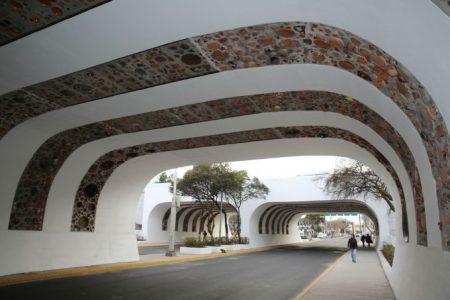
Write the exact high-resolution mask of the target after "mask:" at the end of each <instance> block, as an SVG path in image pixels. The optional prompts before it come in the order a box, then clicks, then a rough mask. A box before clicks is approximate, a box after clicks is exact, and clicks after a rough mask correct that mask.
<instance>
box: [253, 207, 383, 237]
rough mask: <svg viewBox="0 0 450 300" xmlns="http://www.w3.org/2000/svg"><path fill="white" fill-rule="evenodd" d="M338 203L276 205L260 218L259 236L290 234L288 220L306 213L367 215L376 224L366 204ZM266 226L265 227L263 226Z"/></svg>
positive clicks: (374, 217) (267, 209) (265, 211)
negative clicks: (331, 212)
mask: <svg viewBox="0 0 450 300" xmlns="http://www.w3.org/2000/svg"><path fill="white" fill-rule="evenodd" d="M336 204H337V203H334V204H333V203H330V202H327V203H324V202H318V203H307V204H305V203H302V204H276V205H272V206H270V207H268V208H266V209H265V210H264V212H263V213H262V214H261V216H260V218H259V222H258V224H260V226H259V229H258V230H259V234H288V227H287V225H288V224H289V222H288V219H289V218H290V217H291V216H292V215H298V214H305V213H325V212H330V211H333V212H359V213H363V214H365V215H367V216H368V217H369V218H371V219H372V220H374V222H375V223H376V220H377V218H376V216H375V215H374V213H373V212H372V211H371V210H370V209H369V208H368V207H367V206H366V205H364V204H362V203H357V202H354V201H345V200H339V203H338V205H336ZM263 224H264V226H263ZM263 229H265V230H263Z"/></svg>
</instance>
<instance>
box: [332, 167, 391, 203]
mask: <svg viewBox="0 0 450 300" xmlns="http://www.w3.org/2000/svg"><path fill="white" fill-rule="evenodd" d="M324 190H325V191H326V192H328V193H329V194H332V195H334V197H335V198H337V199H349V198H351V197H354V196H358V195H364V197H367V196H368V195H371V196H374V197H375V198H377V199H383V200H385V201H386V203H387V204H388V205H389V208H390V209H391V210H392V211H395V208H394V204H393V200H392V196H391V194H389V192H388V190H387V187H386V185H385V184H384V182H383V181H382V180H381V178H380V177H379V176H378V175H377V174H375V172H374V171H372V170H371V169H369V168H368V167H367V166H365V165H363V164H362V163H360V162H358V161H354V162H352V163H351V164H350V165H348V166H343V167H339V168H337V169H335V170H334V171H333V173H331V174H330V175H329V176H327V177H326V178H325V186H324Z"/></svg>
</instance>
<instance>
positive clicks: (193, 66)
mask: <svg viewBox="0 0 450 300" xmlns="http://www.w3.org/2000/svg"><path fill="white" fill-rule="evenodd" d="M293 63H313V64H322V65H329V66H334V67H337V68H341V69H344V70H346V71H348V72H351V73H353V74H355V75H357V76H359V77H361V78H363V79H364V80H366V81H368V82H370V83H371V84H373V85H374V86H376V87H377V88H378V89H379V90H380V91H381V92H383V93H384V94H385V95H387V96H388V97H389V98H390V99H391V100H392V101H393V102H394V103H395V104H396V105H398V107H399V108H400V109H401V110H402V111H403V112H404V113H405V115H406V116H407V117H408V118H409V119H410V120H411V122H412V123H413V124H414V126H415V128H416V129H417V131H418V132H419V133H420V135H421V137H422V142H423V143H424V145H425V147H426V149H427V153H428V157H429V161H430V163H431V166H432V171H433V175H434V179H435V181H436V189H437V198H438V207H439V213H440V220H441V222H442V238H443V240H442V242H443V246H444V247H445V248H447V249H450V215H449V201H450V180H449V178H450V159H449V152H450V142H449V136H448V132H447V128H446V126H445V124H444V121H443V118H442V116H441V114H440V113H439V111H438V110H437V108H436V105H435V104H434V102H433V100H432V99H431V97H430V95H429V93H428V92H427V91H426V90H425V88H424V87H423V85H422V84H421V83H420V82H418V80H417V79H416V78H415V77H414V76H413V75H412V74H411V73H410V72H409V71H408V70H407V69H406V68H404V67H403V66H402V65H401V64H399V63H398V62H397V61H396V60H395V59H394V58H392V57H391V56H389V55H388V54H387V53H385V52H384V51H382V50H381V49H379V48H378V47H377V46H375V45H373V44H372V43H370V42H368V41H365V40H364V39H361V38H359V37H357V36H355V35H353V34H351V33H349V32H346V31H344V30H341V29H338V28H334V27H331V26H326V25H322V24H317V23H304V22H289V23H273V24H264V25H257V26H250V27H245V28H237V29H233V30H227V31H222V32H217V33H213V34H206V35H203V36H198V37H194V38H191V39H189V40H182V41H179V42H175V43H172V44H168V45H164V46H161V47H157V48H154V49H150V50H147V51H144V52H141V53H137V54H132V55H129V56H127V57H124V58H120V59H117V60H114V61H112V62H108V63H105V64H103V65H99V66H95V67H92V68H89V69H86V70H82V71H79V72H76V73H73V74H70V75H66V76H63V77H61V78H56V79H53V80H50V81H47V82H43V83H39V84H37V85H34V86H30V87H27V88H24V89H23V90H21V91H16V92H12V93H16V94H18V95H19V96H17V97H19V98H20V97H23V95H27V97H28V98H30V99H29V100H25V99H22V101H17V102H16V101H12V100H11V99H12V98H14V97H11V95H10V94H7V95H3V96H1V97H0V102H1V103H2V105H5V106H6V107H8V110H7V113H8V114H9V115H13V117H14V118H8V117H6V116H5V115H4V113H3V111H0V136H3V135H4V134H5V133H6V132H7V131H8V130H10V129H11V128H12V127H13V126H15V125H17V124H19V123H20V122H23V121H24V120H26V119H28V118H30V117H33V113H34V116H35V115H38V114H41V113H43V112H45V111H49V110H53V109H55V108H54V107H60V106H61V107H64V106H67V105H74V104H78V103H82V102H86V101H92V100H95V99H99V98H102V97H107V96H111V95H115V94H120V93H125V92H130V91H133V90H136V89H141V88H148V87H152V86H156V85H159V84H165V83H169V82H173V81H177V80H182V79H186V78H191V77H194V76H201V75H206V74H210V73H212V72H217V71H227V70H233V69H238V68H249V67H257V66H266V65H274V64H293ZM23 92H26V93H25V94H24V93H23ZM17 97H15V98H17ZM31 99H33V100H31ZM36 99H37V101H40V99H45V100H44V102H43V103H44V105H43V106H42V107H39V109H38V110H36V112H34V110H32V109H29V108H28V107H27V106H26V105H25V104H24V102H25V101H35V100H36ZM11 111H13V112H14V113H12V114H11ZM176 122H177V121H176V120H174V124H175V125H176ZM415 189H420V186H419V187H417V186H415ZM416 202H417V199H416ZM416 215H417V217H416V218H417V219H418V220H420V222H419V223H418V228H419V230H420V231H421V232H423V233H424V234H423V235H422V237H419V244H423V245H425V244H426V234H425V232H426V228H424V227H425V219H424V217H425V213H424V206H423V204H420V205H416Z"/></svg>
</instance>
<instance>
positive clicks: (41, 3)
mask: <svg viewBox="0 0 450 300" xmlns="http://www.w3.org/2000/svg"><path fill="white" fill-rule="evenodd" d="M110 1H111V0H10V1H6V0H3V1H0V46H3V45H5V44H8V43H10V42H13V41H15V40H17V39H20V38H22V37H24V36H27V35H29V34H32V33H33V32H36V31H38V30H42V29H44V28H46V27H49V26H51V25H54V24H56V23H59V22H61V21H64V20H66V19H68V18H72V17H74V16H76V15H78V14H80V13H83V12H85V11H87V10H89V9H93V8H94V7H97V6H99V5H102V4H105V3H106V2H110Z"/></svg>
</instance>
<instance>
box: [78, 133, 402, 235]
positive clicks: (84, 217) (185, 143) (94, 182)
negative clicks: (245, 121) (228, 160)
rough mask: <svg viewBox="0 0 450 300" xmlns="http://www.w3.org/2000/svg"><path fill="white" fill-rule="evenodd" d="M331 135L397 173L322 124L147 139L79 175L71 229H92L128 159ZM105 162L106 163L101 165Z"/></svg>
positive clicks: (367, 147)
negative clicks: (102, 199)
mask: <svg viewBox="0 0 450 300" xmlns="http://www.w3.org/2000/svg"><path fill="white" fill-rule="evenodd" d="M313 137H320V138H334V139H343V140H345V141H348V142H351V143H354V144H356V145H358V146H360V147H362V148H363V149H365V150H367V151H368V152H369V153H371V154H372V155H373V156H374V157H375V158H376V159H377V160H378V161H379V162H380V163H381V164H383V165H384V166H386V168H387V170H388V172H390V173H391V174H393V177H397V175H396V173H395V170H394V169H393V167H392V166H391V165H390V164H389V162H388V161H387V160H386V158H385V157H384V156H383V155H382V154H381V153H380V152H379V151H378V150H377V149H375V148H374V147H373V146H372V145H371V144H370V143H369V142H367V141H366V140H364V139H363V138H361V137H359V136H357V135H355V134H353V133H351V132H349V131H346V130H342V129H338V128H332V127H326V126H294V127H276V128H265V129H257V130H249V131H241V132H233V133H226V134H219V135H213V136H204V137H196V138H187V139H179V140H172V141H164V142H155V143H147V144H141V145H136V146H131V147H127V148H121V149H117V150H114V151H111V152H108V153H106V154H104V155H103V156H101V157H100V158H99V159H97V161H96V162H95V163H94V164H93V165H92V166H91V167H90V168H89V170H88V171H87V173H86V175H85V176H84V177H83V179H82V181H81V184H80V186H79V188H78V191H77V193H76V195H75V201H74V210H73V215H72V225H71V230H72V231H91V232H92V231H94V228H95V215H96V208H97V203H98V199H99V196H100V193H101V190H102V189H103V186H104V184H105V183H106V181H107V180H108V178H109V177H110V175H111V174H112V173H113V172H114V170H115V169H116V168H117V167H118V166H120V165H121V164H123V163H124V162H126V161H128V160H129V159H132V158H135V157H139V156H143V155H148V154H153V153H158V152H165V151H176V150H183V149H194V148H202V147H211V146H220V145H229V144H238V143H249V142H255V141H265V140H276V139H287V138H313ZM105 166H107V167H105Z"/></svg>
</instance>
